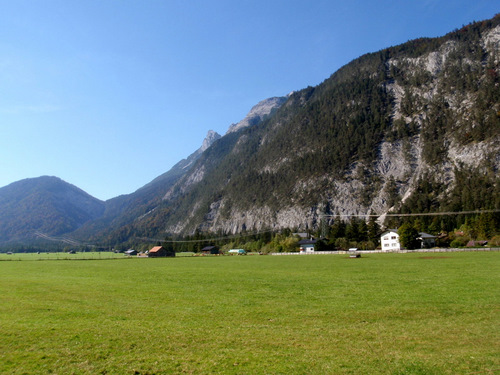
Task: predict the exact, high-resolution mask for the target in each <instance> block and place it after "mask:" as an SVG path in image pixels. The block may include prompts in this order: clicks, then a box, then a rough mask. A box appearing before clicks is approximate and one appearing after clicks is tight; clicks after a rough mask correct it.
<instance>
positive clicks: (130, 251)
mask: <svg viewBox="0 0 500 375" xmlns="http://www.w3.org/2000/svg"><path fill="white" fill-rule="evenodd" d="M125 255H137V250H134V249H129V250H127V251H125Z"/></svg>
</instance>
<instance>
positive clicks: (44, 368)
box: [0, 252, 500, 374]
mask: <svg viewBox="0 0 500 375" xmlns="http://www.w3.org/2000/svg"><path fill="white" fill-rule="evenodd" d="M0 302H1V303H0V338H1V339H0V373H5V374H171V373H196V374H209V373H219V374H495V373H499V372H500V347H499V345H500V344H499V343H500V309H499V307H500V253H499V252H481V253H466V252H462V253H436V254H432V253H431V254H423V253H415V254H369V255H363V256H362V257H361V258H359V259H350V258H348V256H347V255H296V256H221V257H188V258H174V259H172V258H169V259H140V258H130V259H115V260H44V261H37V260H25V261H0Z"/></svg>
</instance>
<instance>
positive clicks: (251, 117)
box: [226, 96, 288, 134]
mask: <svg viewBox="0 0 500 375" xmlns="http://www.w3.org/2000/svg"><path fill="white" fill-rule="evenodd" d="M287 100H288V96H276V97H273V98H269V99H265V100H262V101H260V102H258V103H257V104H256V105H254V106H253V107H252V109H251V110H250V112H248V114H247V115H246V116H245V118H244V119H243V120H241V121H240V122H238V123H236V124H232V125H231V126H230V127H229V129H228V130H227V132H226V134H229V133H234V132H237V131H238V130H240V129H243V128H246V127H248V126H253V125H256V124H258V123H259V122H261V121H262V120H264V119H265V118H266V116H269V115H270V114H271V112H272V111H273V110H276V109H278V108H279V107H281V106H282V105H283V104H284V103H285V102H286V101H287Z"/></svg>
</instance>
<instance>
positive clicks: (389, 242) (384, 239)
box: [380, 229, 401, 251]
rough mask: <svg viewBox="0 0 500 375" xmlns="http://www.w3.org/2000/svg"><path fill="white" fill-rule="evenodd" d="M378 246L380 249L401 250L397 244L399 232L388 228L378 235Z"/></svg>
mask: <svg viewBox="0 0 500 375" xmlns="http://www.w3.org/2000/svg"><path fill="white" fill-rule="evenodd" d="M380 246H381V247H382V251H394V250H401V246H400V244H399V234H398V230H397V229H389V230H388V231H387V232H384V233H382V235H381V236H380Z"/></svg>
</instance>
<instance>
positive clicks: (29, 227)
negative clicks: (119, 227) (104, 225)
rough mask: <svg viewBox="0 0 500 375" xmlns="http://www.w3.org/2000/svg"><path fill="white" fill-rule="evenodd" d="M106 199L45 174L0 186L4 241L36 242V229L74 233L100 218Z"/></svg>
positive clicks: (0, 222)
mask: <svg viewBox="0 0 500 375" xmlns="http://www.w3.org/2000/svg"><path fill="white" fill-rule="evenodd" d="M104 206H105V204H104V202H102V201H100V200H98V199H96V198H94V197H92V196H90V195H89V194H87V193H86V192H84V191H83V190H81V189H79V188H77V187H76V186H73V185H71V184H68V183H67V182H65V181H63V180H61V179H60V178H57V177H51V176H42V177H38V178H30V179H25V180H21V181H17V182H14V183H12V184H10V185H7V186H5V187H3V188H0V243H9V242H16V241H21V242H23V241H26V240H30V241H33V240H35V239H36V238H37V235H36V232H42V233H44V234H47V235H61V234H65V233H70V232H72V231H74V230H75V229H77V228H79V227H80V226H81V225H83V224H84V223H86V222H88V221H90V220H93V219H96V218H98V217H100V216H101V215H102V214H103V212H104Z"/></svg>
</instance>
